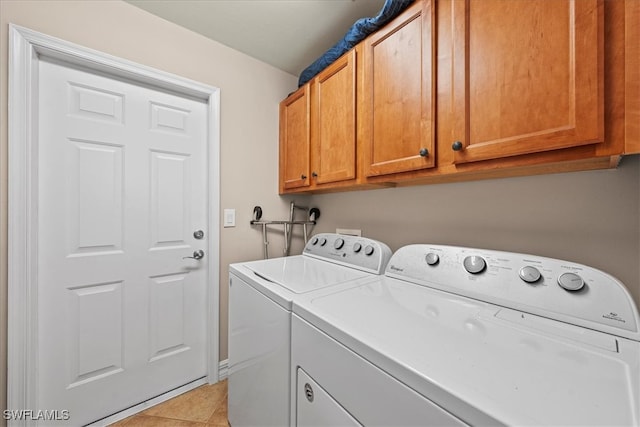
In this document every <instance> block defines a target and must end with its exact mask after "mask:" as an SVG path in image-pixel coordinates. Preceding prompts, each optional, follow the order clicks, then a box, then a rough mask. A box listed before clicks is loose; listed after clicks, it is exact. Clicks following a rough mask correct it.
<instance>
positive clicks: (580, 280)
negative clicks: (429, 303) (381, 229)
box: [386, 244, 640, 341]
mask: <svg viewBox="0 0 640 427" xmlns="http://www.w3.org/2000/svg"><path fill="white" fill-rule="evenodd" d="M386 275H387V276H389V277H394V278H398V279H401V280H404V281H409V282H413V283H416V284H420V285H423V286H428V287H432V288H435V289H440V290H443V291H447V292H451V293H454V294H458V295H463V296H466V297H470V298H474V299H477V300H481V301H486V302H489V303H493V304H497V305H500V306H502V307H507V308H513V309H516V310H520V311H523V312H527V313H531V314H536V315H539V316H543V317H547V318H550V319H555V320H559V321H563V322H566V323H570V324H574V325H578V326H584V327H587V328H590V329H595V330H598V331H601V332H606V333H610V334H613V335H617V336H621V337H625V338H630V339H633V340H636V341H640V331H639V327H640V320H639V315H638V309H637V308H636V306H635V304H634V301H633V299H632V297H631V295H630V294H629V292H628V291H627V289H626V288H625V287H624V285H623V284H622V283H621V282H620V281H618V280H617V279H616V278H614V277H612V276H611V275H609V274H607V273H605V272H603V271H600V270H598V269H595V268H592V267H588V266H586V265H582V264H577V263H574V262H569V261H563V260H558V259H552V258H545V257H540V256H535V255H526V254H518V253H512V252H501V251H493V250H488V249H474V248H464V247H455V246H443V245H429V244H421V245H408V246H405V247H403V248H400V249H399V250H398V251H396V253H395V254H394V255H393V257H392V258H391V260H390V261H389V264H388V266H387V270H386Z"/></svg>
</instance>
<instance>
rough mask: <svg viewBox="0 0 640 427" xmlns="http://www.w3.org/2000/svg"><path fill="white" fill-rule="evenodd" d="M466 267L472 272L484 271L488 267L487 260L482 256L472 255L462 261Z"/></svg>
mask: <svg viewBox="0 0 640 427" xmlns="http://www.w3.org/2000/svg"><path fill="white" fill-rule="evenodd" d="M462 264H463V265H464V269H465V270H467V271H468V272H469V273H471V274H478V273H482V272H483V271H484V269H485V268H486V267H487V262H486V261H485V260H484V258H482V257H481V256H477V255H470V256H468V257H466V258H465V259H464V261H463V262H462Z"/></svg>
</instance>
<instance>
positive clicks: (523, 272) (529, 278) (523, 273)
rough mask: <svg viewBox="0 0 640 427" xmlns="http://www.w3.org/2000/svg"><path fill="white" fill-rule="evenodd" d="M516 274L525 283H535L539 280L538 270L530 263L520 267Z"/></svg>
mask: <svg viewBox="0 0 640 427" xmlns="http://www.w3.org/2000/svg"><path fill="white" fill-rule="evenodd" d="M518 275H519V276H520V278H521V279H522V280H524V281H525V282H527V283H535V282H537V281H538V280H540V271H538V269H537V268H535V267H532V266H530V265H527V266H524V267H522V268H521V269H520V272H519V273H518Z"/></svg>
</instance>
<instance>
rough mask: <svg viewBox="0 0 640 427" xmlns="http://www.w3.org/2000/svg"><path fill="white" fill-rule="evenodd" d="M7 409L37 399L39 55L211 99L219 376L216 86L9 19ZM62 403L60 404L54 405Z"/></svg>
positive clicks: (212, 297)
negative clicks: (118, 56)
mask: <svg viewBox="0 0 640 427" xmlns="http://www.w3.org/2000/svg"><path fill="white" fill-rule="evenodd" d="M9 51H10V53H9V111H8V112H9V147H8V150H9V156H8V160H9V162H8V163H9V167H8V177H9V182H8V187H9V188H8V190H9V191H8V204H9V206H8V211H9V212H8V213H9V216H8V221H9V227H8V228H9V229H8V258H9V259H8V279H9V280H8V301H7V302H8V348H7V351H8V354H7V357H8V372H7V408H9V409H32V410H36V409H39V408H38V406H37V404H38V402H37V389H36V388H37V384H38V382H37V379H38V372H37V360H38V346H37V343H38V340H37V337H38V335H37V332H38V331H37V325H38V321H37V320H38V319H37V307H38V306H37V302H38V277H37V271H38V268H37V267H38V256H37V255H38V135H37V129H38V121H37V120H38V119H37V109H38V108H37V107H38V106H37V99H38V87H37V81H38V75H37V73H38V61H39V58H40V57H42V56H46V57H50V58H56V59H58V60H62V61H64V62H67V63H69V64H75V65H81V66H83V67H85V68H89V69H91V70H93V71H99V72H101V73H106V74H108V75H110V76H114V77H120V78H126V79H129V80H133V81H135V82H137V83H141V84H144V85H151V86H153V87H156V88H160V89H165V90H171V91H173V92H176V93H178V94H180V95H185V96H190V97H195V98H197V99H201V100H204V101H205V102H207V104H208V115H207V150H208V165H207V170H208V172H207V176H208V187H209V207H208V209H209V213H208V221H209V223H208V229H209V247H208V250H207V253H208V254H211V257H210V258H209V262H208V266H209V270H208V272H207V280H208V286H207V298H208V313H207V323H208V324H207V340H208V343H207V349H208V354H207V360H208V363H207V365H208V367H207V372H208V376H207V380H208V382H209V383H216V382H218V379H219V375H218V366H219V365H218V359H219V354H218V353H219V338H218V337H219V318H218V313H219V287H220V285H219V277H220V275H219V272H220V258H219V251H220V229H219V224H220V219H219V216H220V133H219V132H220V131H219V129H220V89H219V88H216V87H213V86H208V85H204V84H201V83H198V82H195V81H193V80H189V79H186V78H182V77H179V76H176V75H173V74H170V73H167V72H164V71H159V70H156V69H153V68H150V67H147V66H144V65H140V64H136V63H134V62H131V61H127V60H125V59H121V58H117V57H115V56H112V55H108V54H105V53H102V52H98V51H96V50H93V49H88V48H85V47H82V46H79V45H76V44H73V43H69V42H66V41H64V40H60V39H57V38H54V37H50V36H47V35H45V34H42V33H38V32H36V31H32V30H29V29H27V28H24V27H20V26H17V25H14V24H10V25H9ZM59 409H64V408H59Z"/></svg>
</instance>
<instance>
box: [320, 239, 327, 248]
mask: <svg viewBox="0 0 640 427" xmlns="http://www.w3.org/2000/svg"><path fill="white" fill-rule="evenodd" d="M326 244H327V239H326V238H324V237H323V238H322V239H320V246H324V245H326Z"/></svg>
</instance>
